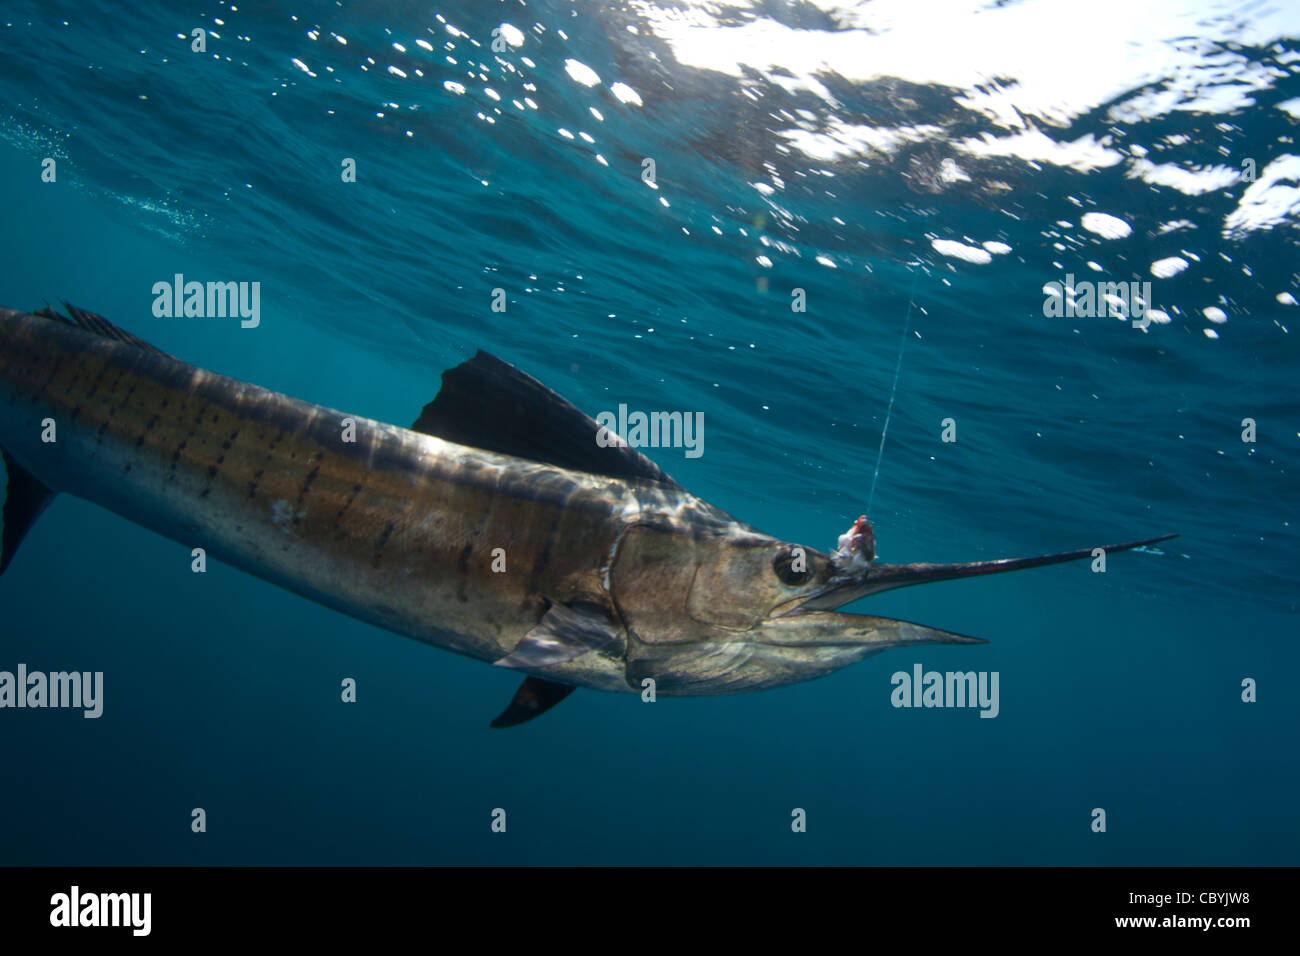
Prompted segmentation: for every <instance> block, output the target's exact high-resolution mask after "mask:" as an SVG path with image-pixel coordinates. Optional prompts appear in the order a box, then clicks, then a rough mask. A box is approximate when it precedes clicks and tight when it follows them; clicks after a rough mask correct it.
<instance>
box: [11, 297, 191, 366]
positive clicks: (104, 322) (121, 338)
mask: <svg viewBox="0 0 1300 956" xmlns="http://www.w3.org/2000/svg"><path fill="white" fill-rule="evenodd" d="M63 307H64V308H65V309H67V310H68V314H67V316H63V315H60V314H59V313H57V312H55V311H54V310H53V309H51V308H50V307H49V306H48V305H47V306H46V307H45V308H43V309H37V310H36V311H35V312H33V313H32V315H39V316H40V317H41V318H43V319H53V320H55V321H57V322H66V323H67V324H68V325H75V326H76V327H77V328H79V329H84V330H85V331H87V332H91V333H93V334H95V335H98V336H100V337H101V338H106V339H113V340H114V341H117V342H125V343H126V344H127V345H134V346H135V347H136V348H139V349H144V350H145V351H146V352H157V353H158V354H159V355H165V354H166V353H165V352H163V351H162V349H159V348H155V347H154V346H152V345H150V344H149V343H148V342H146V341H145V340H144V339H140V338H136V337H135V336H134V335H132V334H131V333H130V332H128V331H126V330H125V329H119V328H118V327H117V326H116V325H114V324H113V323H112V322H110V321H108V319H106V318H104V317H103V316H102V315H97V314H96V313H94V312H87V311H86V310H85V309H79V308H77V307H76V306H75V305H73V304H72V303H71V302H67V301H65V302H64V303H63Z"/></svg>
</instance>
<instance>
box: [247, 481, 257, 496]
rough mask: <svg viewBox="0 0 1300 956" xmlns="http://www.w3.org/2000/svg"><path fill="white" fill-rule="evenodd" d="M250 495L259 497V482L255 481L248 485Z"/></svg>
mask: <svg viewBox="0 0 1300 956" xmlns="http://www.w3.org/2000/svg"><path fill="white" fill-rule="evenodd" d="M248 497H250V498H256V497H257V482H255V481H254V482H253V483H252V484H250V485H249V486H248Z"/></svg>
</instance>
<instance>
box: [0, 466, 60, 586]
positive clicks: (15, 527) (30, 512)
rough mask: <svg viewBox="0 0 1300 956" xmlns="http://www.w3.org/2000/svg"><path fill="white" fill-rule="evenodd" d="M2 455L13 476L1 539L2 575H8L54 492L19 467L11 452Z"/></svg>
mask: <svg viewBox="0 0 1300 956" xmlns="http://www.w3.org/2000/svg"><path fill="white" fill-rule="evenodd" d="M0 455H3V456H4V463H5V470H6V471H8V473H9V484H8V487H6V488H5V504H4V536H3V539H0V574H4V573H5V570H6V569H7V568H8V567H9V562H11V561H13V559H14V554H15V553H16V552H17V551H18V546H19V545H20V544H22V543H23V538H24V537H25V536H26V535H27V532H28V531H30V530H31V527H32V525H34V524H35V523H36V519H37V518H39V517H40V516H41V512H42V511H44V510H45V508H46V506H48V505H49V503H50V501H51V500H52V499H53V498H54V492H53V491H51V490H50V489H49V488H47V487H45V485H43V484H42V483H41V481H40V479H38V478H37V477H36V476H35V475H33V474H32V473H31V472H30V471H28V470H27V469H26V468H24V467H23V466H22V465H20V464H18V462H17V461H15V460H14V459H13V457H11V456H10V454H9V453H8V452H7V451H4V450H3V449H0Z"/></svg>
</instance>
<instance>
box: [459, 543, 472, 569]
mask: <svg viewBox="0 0 1300 956" xmlns="http://www.w3.org/2000/svg"><path fill="white" fill-rule="evenodd" d="M473 551H474V542H473V541H467V542H465V547H464V549H463V550H462V551H461V552H460V557H458V558H457V559H456V570H457V571H458V572H459V573H461V574H465V573H466V572H468V571H469V556H470V555H471V554H472V553H473Z"/></svg>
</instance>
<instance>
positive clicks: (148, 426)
mask: <svg viewBox="0 0 1300 956" xmlns="http://www.w3.org/2000/svg"><path fill="white" fill-rule="evenodd" d="M157 424H158V416H157V415H154V416H153V417H152V418H150V419H149V421H148V422H146V423H145V426H144V430H145V431H153V427H154V426H155V425H157Z"/></svg>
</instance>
